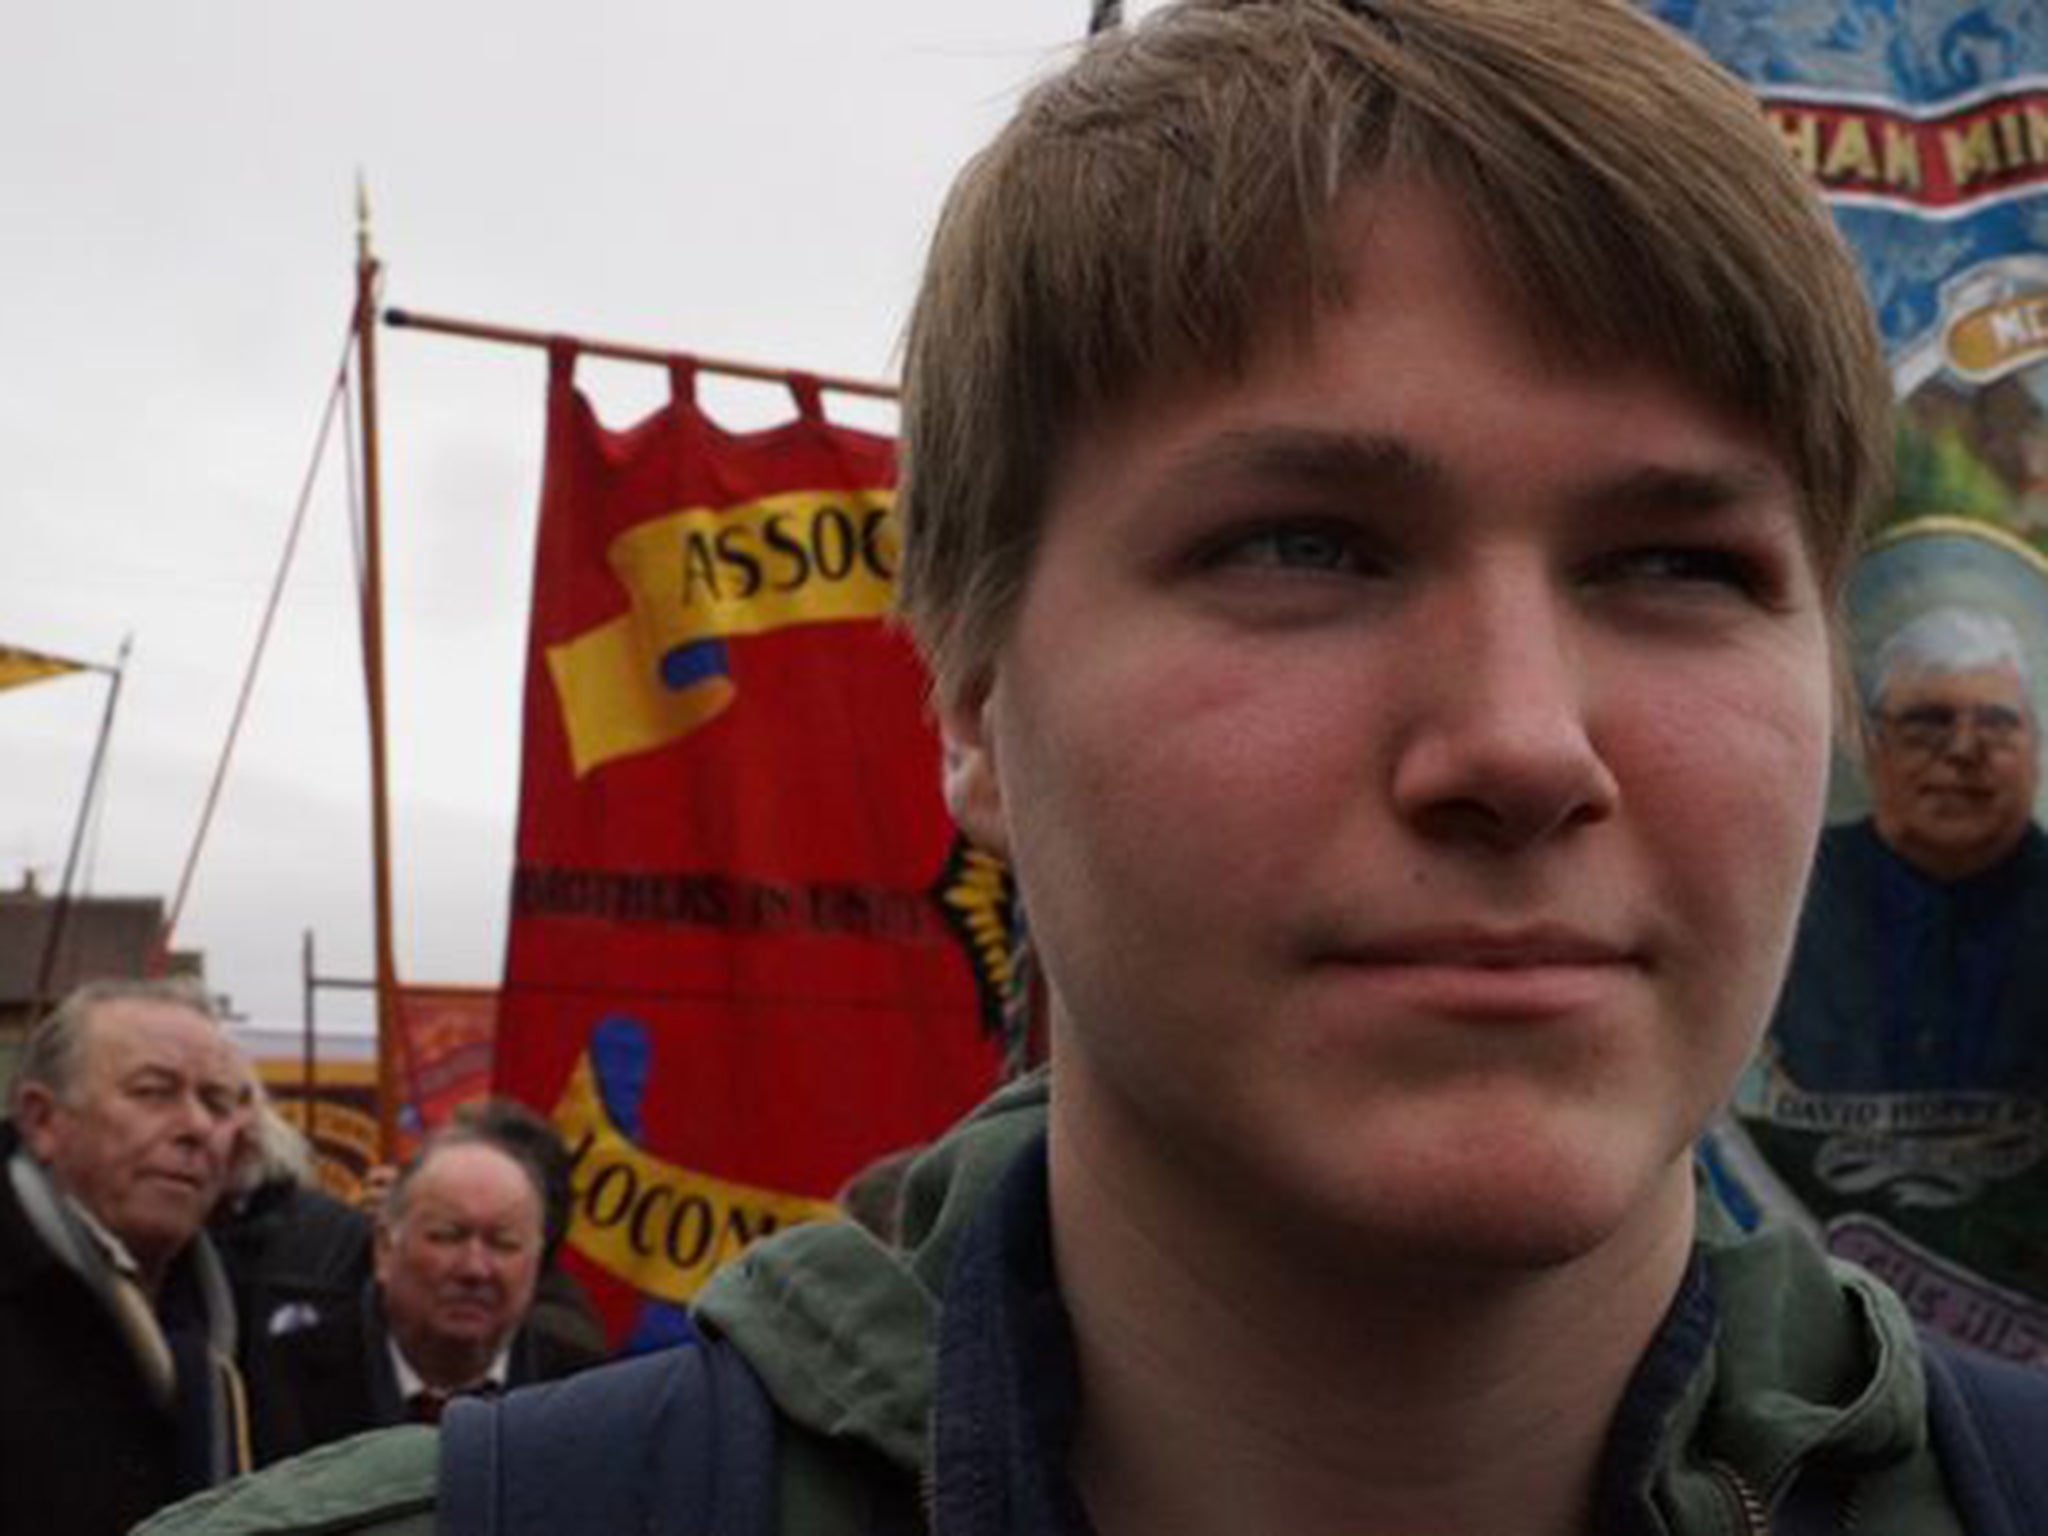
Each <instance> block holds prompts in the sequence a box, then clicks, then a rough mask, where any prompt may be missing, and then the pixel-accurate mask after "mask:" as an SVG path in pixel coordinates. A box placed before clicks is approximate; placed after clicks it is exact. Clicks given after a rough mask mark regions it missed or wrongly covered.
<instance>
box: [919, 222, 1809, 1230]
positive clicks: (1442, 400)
mask: <svg viewBox="0 0 2048 1536" xmlns="http://www.w3.org/2000/svg"><path fill="white" fill-rule="evenodd" d="M1372 201H1373V206H1374V209H1375V211H1376V213H1377V215H1378V217H1377V219H1376V220H1375V221H1373V222H1371V223H1370V224H1368V223H1367V222H1366V221H1365V220H1364V219H1362V218H1360V219H1357V220H1355V221H1353V222H1352V223H1350V224H1349V225H1348V226H1347V228H1348V230H1349V232H1350V238H1349V245H1348V250H1349V260H1350V262H1351V286H1350V288H1349V292H1350V293H1351V295H1352V297H1351V301H1350V302H1349V304H1348V306H1347V307H1344V308H1342V309H1337V310H1334V311H1332V312H1330V313H1328V314H1327V315H1325V316H1324V317H1323V318H1322V322H1321V324H1320V326H1319V327H1318V328H1317V330H1316V331H1315V333H1314V335H1313V338H1312V340H1311V341H1310V342H1309V343H1307V344H1306V345H1303V346H1291V347H1290V346H1286V345H1283V344H1280V343H1276V344H1275V345H1274V347H1273V348H1272V349H1271V350H1270V351H1269V352H1268V353H1267V354H1266V355H1265V356H1264V357H1263V358H1262V359H1260V360H1259V361H1258V362H1257V363H1256V365H1255V366H1254V367H1253V368H1252V369H1250V370H1249V372H1248V373H1247V374H1245V375H1244V376H1242V377H1240V378H1236V379H1212V380H1209V381H1206V382H1205V383H1202V384H1199V385H1197V386H1195V387H1190V388H1185V389H1179V390H1172V391H1168V390H1161V391H1159V392H1156V393H1154V394H1152V395H1149V396H1147V397H1145V398H1142V399H1139V400H1137V401H1134V402H1132V403H1131V404H1130V406H1129V407H1128V408H1127V409H1124V410H1121V411H1119V412H1117V413H1115V414H1114V415H1113V416H1111V417H1109V418H1108V419H1105V420H1103V421H1101V422H1100V423H1098V424H1096V425H1095V426H1093V427H1092V428H1091V429H1090V430H1089V431H1088V432H1086V433H1085V434H1084V435H1083V436H1082V437H1081V439H1080V440H1079V441H1077V442H1075V443H1074V444H1072V445H1071V448H1070V450H1069V452H1068V453H1067V455H1066V456H1065V458H1064V460H1063V462H1062V466H1061V473H1060V474H1059V477H1058V478H1057V481H1056V483H1055V488H1054V492H1053V495H1052V498H1051V502H1050V505H1049V509H1048V513H1047V517H1046V522H1045V526H1044V530H1043V536H1042V542H1041V545H1040V548H1039V550H1038V554H1037V557H1036V561H1035V564H1034V566H1033V569H1032V572H1031V576H1030V581H1029V585H1028V588H1027V590H1026V592H1025V595H1024V598H1023V601H1022V603H1021V606H1020V609H1019V612H1018V616H1017V620H1016V623H1015V626H1014V628H1013V630H1012V631H1011V633H1010V635H1009V637H1008V638H1007V641H1006V645H1005V649H1004V651H1003V653H1002V655H1001V657H1000V659H999V661H998V664H997V668H996V670H995V673H994V676H993V678H992V680H991V683H990V686H989V689H988V691H987V692H986V694H985V695H984V696H982V697H980V698H978V699H971V700H968V701H965V702H964V703H962V704H960V705H957V706H955V707H953V708H950V709H948V710H947V711H946V725H947V728H948V732H949V735H950V737H951V739H952V744H953V746H954V748H955V750H956V752H959V753H961V754H962V755H961V756H960V757H959V758H958V759H957V760H956V772H955V773H954V774H953V776H952V782H951V784H950V786H949V787H950V789H951V792H952V797H953V800H954V804H955V809H956V813H957V814H958V815H959V816H960V818H961V820H962V821H963V823H964V824H966V825H967V827H968V829H969V830H970V831H972V832H975V833H977V834H978V835H980V836H981V837H983V838H985V839H987V840H989V841H991V842H992V843H994V844H996V845H998V846H1006V847H1007V848H1008V849H1009V850H1010V851H1011V852H1012V854H1013V856H1014V858H1015V861H1016V865H1017V868H1018V870H1019V873H1020V876H1021V880H1022V883H1023V885H1024V888H1025V889H1026V891H1027V892H1028V893H1029V896H1030V901H1031V914H1032V924H1033V930H1034V934H1035V936H1036V938H1037V940H1038V941H1039V946H1040V951H1041V953H1042V955H1043V957H1044V966H1045V971H1046V975H1047V978H1048V980H1049V982H1050V984H1051V986H1052V989H1053V995H1054V1022H1053V1029H1054V1036H1053V1058H1054V1070H1055V1091H1054V1114H1055V1116H1056V1120H1055V1126H1056V1134H1058V1135H1060V1136H1063V1137H1066V1138H1069V1141H1070V1143H1071V1145H1072V1146H1073V1147H1074V1148H1075V1149H1076V1153H1077V1155H1080V1156H1086V1157H1089V1158H1092V1159H1093V1160H1094V1161H1095V1163H1096V1165H1097V1167H1098V1170H1099V1171H1101V1172H1102V1173H1103V1174H1105V1175H1106V1176H1107V1177H1109V1178H1110V1179H1112V1180H1115V1179H1119V1178H1122V1179H1126V1180H1127V1182H1128V1183H1129V1184H1130V1185H1131V1186H1132V1187H1133V1188H1135V1187H1138V1186H1140V1185H1142V1186H1143V1187H1146V1188H1151V1189H1155V1190H1156V1189H1163V1188H1172V1189H1177V1190H1181V1191H1184V1192H1193V1194H1194V1195H1195V1196H1196V1197H1197V1198H1198V1199H1200V1200H1203V1201H1207V1202H1210V1209H1212V1210H1218V1209H1220V1203H1221V1202H1229V1203H1230V1208H1231V1209H1233V1210H1235V1211H1236V1212H1238V1213H1239V1214H1240V1215H1242V1214H1244V1213H1247V1212H1256V1213H1259V1219H1265V1220H1270V1221H1273V1222H1279V1223H1283V1224H1285V1225H1286V1226H1288V1227H1290V1228H1291V1229H1293V1230H1295V1231H1299V1232H1306V1233H1311V1234H1323V1237H1324V1240H1327V1241H1334V1242H1340V1243H1347V1244H1352V1245H1356V1244H1359V1243H1363V1244H1364V1245H1365V1247H1366V1249H1367V1250H1368V1251H1395V1250H1398V1251H1400V1252H1402V1253H1405V1254H1410V1255H1417V1256H1440V1257H1446V1258H1448V1257H1453V1256H1462V1257H1464V1258H1467V1259H1482V1260H1486V1261H1492V1262H1509V1263H1528V1262H1554V1261H1557V1260H1560V1259H1563V1258H1566V1257H1569V1256H1572V1255H1574V1254H1577V1253H1582V1252H1585V1251H1587V1250H1588V1249H1590V1248H1591V1247H1592V1246H1593V1245H1595V1244H1597V1243H1600V1242H1602V1241H1604V1240H1606V1239H1607V1238H1608V1237H1610V1236H1612V1235H1613V1234H1614V1233H1616V1232H1617V1231H1618V1230H1619V1229H1620V1227H1621V1226H1622V1224H1623V1223H1625V1222H1627V1221H1629V1220H1631V1219H1632V1218H1635V1217H1638V1216H1640V1215H1642V1214H1643V1213H1645V1212H1646V1211H1658V1210H1661V1211H1663V1212H1665V1213H1666V1214H1670V1213H1673V1212H1676V1213H1677V1214H1678V1215H1681V1216H1682V1214H1683V1213H1684V1212H1685V1211H1686V1210H1688V1209H1689V1206H1688V1205H1686V1203H1685V1202H1686V1200H1687V1198H1688V1196H1687V1193H1686V1191H1687V1187H1688V1179H1689V1173H1688V1169H1687V1151H1688V1147H1689V1144H1690V1142H1691V1141H1692V1139H1693V1137H1694V1135H1695V1134H1696V1133H1697V1132H1698V1131H1699V1130H1700V1128H1701V1126H1702V1125H1703V1123H1704V1122H1705V1120H1706V1119H1707V1118H1708V1116H1709V1114H1710V1113H1711V1112H1712V1110H1713V1108H1714V1107H1715V1106H1716V1104H1717V1102H1718V1101H1719V1100H1720V1099H1721V1097H1722V1096H1723V1094H1724V1093H1725V1091H1726V1090H1727V1087H1728V1085H1729V1084H1730V1083H1731V1082H1732V1080H1733V1079H1734V1077H1735V1075H1736V1073H1737V1072H1738V1070H1739V1069H1740V1066H1741V1064H1742V1061H1743V1059H1744V1057H1745V1056H1746V1055H1747V1053H1748V1052H1749V1051H1750V1049H1751V1047H1752V1046H1753V1044H1754V1042H1755V1039H1756V1036H1757V1033H1758V1031H1759V1029H1760V1028H1761V1025H1762V1022H1763V1020H1764V1018H1765V1016H1766V1014H1767V1012H1768V1009H1769V1006H1770V1002H1771V998H1772V995H1773V993H1774V991H1775V989H1776V987H1777V985H1778V982H1779V979H1780V974H1781V970H1782V967H1783V963H1784V960H1785V956H1786V952H1787V949H1788V946H1789V942H1790V937H1791V932H1792V926H1793V920H1794V916H1795V913H1796V910H1797V907H1798V903H1799V898H1800V893H1801V890H1802V887H1803V883H1804V877H1805V871H1806V868H1807V864H1808V861H1809V858H1810V855H1811V852H1812V848H1813V845H1814V840H1815V837H1816V835H1817V831H1818V827H1819V822H1820V815H1821V806H1822V799H1823V789H1824V780H1825V772H1826V761H1827V744H1828V725H1829V702H1830V683H1829V662H1828V633H1827V626H1826V624H1825V622H1824V619H1823V613H1822V604H1821V602H1820V599H1819V597H1818V595H1817V592H1816V588H1815V580H1814V576H1813V572H1812V568H1811V565H1810V563H1809V559H1808V556H1807V554H1806V552H1805V548H1804V545H1803V543H1802V540H1801V535H1800V525H1799V523H1798V521H1797V502H1796V493H1795V491H1794V489H1793V485H1792V483H1791V480H1790V478H1789V476H1788V475H1787V473H1786V471H1785V467H1784V466H1783V465H1782V464H1781V463H1780V462H1779V461H1778V459H1777V458H1776V456H1775V455H1774V454H1773V453H1772V451H1771V450H1770V449H1769V447H1768V446H1767V445H1766V442H1765V440H1764V439H1763V437H1762V436H1761V435H1760V434H1758V433H1756V432H1754V431H1752V430H1751V429H1749V428H1748V427H1746V426H1745V425H1742V424H1739V423H1736V422H1733V421H1730V420H1728V419H1726V418H1724V417H1723V416H1722V415H1720V414H1718V413H1717V412H1715V411H1714V410H1711V409H1709V408H1707V407H1706V406H1705V405H1704V404H1702V403H1701V402H1700V401H1698V400H1697V399H1695V398H1694V397H1693V396H1692V395H1691V394H1690V393H1689V392H1688V391H1686V390H1684V389H1682V388H1680V387H1678V386H1676V385H1674V384H1673V383H1671V382H1670V381H1668V380H1667V379H1665V378H1663V377H1661V376H1659V375H1656V374H1650V373H1643V372H1638V371H1631V370H1628V369H1625V368H1623V369H1605V370H1597V371H1592V372H1585V371H1579V370H1575V369H1573V368H1570V367H1567V366H1565V365H1564V364H1562V363H1559V362H1557V361H1556V360H1555V359H1552V358H1548V357H1546V356H1545V355H1543V354H1542V353H1541V352H1539V351H1538V350H1537V349H1536V347H1535V344H1534V343H1533V341H1532V340H1531V338H1530V336H1529V335H1528V331H1527V328H1526V327H1525V326H1524V325H1523V324H1522V323H1521V321H1520V320H1519V318H1518V317H1517V316H1516V315H1515V314H1514V313H1513V312H1512V311H1511V310H1509V309H1507V308H1505V307H1504V306H1503V304H1502V302H1501V301H1500V299H1499V297H1498V296H1497V294H1496V292H1495V291H1494V285H1493V284H1492V282H1491V280H1490V278H1489V275H1488V273H1487V271H1486V269H1485V268H1484V267H1483V266H1482V265H1480V264H1479V262H1478V260H1477V259H1476V258H1475V256H1474V254H1473V253H1472V252H1471V251H1469V250H1468V249H1467V248H1466V244H1465V241H1464V239H1463V238H1462V234H1461V231H1460V228H1459V226H1458V224H1457V223H1456V222H1455V219H1454V217H1453V216H1452V214H1451V213H1450V212H1449V211H1448V207H1447V204H1446V203H1445V202H1444V200H1443V199H1441V198H1439V197H1436V196H1434V195H1430V194H1428V193H1426V192H1423V191H1420V190H1413V189H1410V190H1396V191H1389V192H1387V193H1385V194H1384V195H1379V196H1375V197H1374V198H1373V200H1372ZM1161 1180H1164V1181H1165V1182H1164V1183H1162V1182H1161ZM1333 1223H1335V1224H1338V1226H1339V1227H1341V1228H1342V1229H1344V1234H1343V1235H1340V1233H1339V1231H1338V1230H1337V1227H1333V1226H1332V1224H1333ZM1314 1240H1316V1239H1315V1238H1311V1241H1314Z"/></svg>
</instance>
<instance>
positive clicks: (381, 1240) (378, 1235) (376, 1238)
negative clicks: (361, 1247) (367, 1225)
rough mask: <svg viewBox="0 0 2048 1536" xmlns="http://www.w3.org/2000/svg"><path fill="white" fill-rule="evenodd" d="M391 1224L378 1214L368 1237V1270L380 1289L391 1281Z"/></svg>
mask: <svg viewBox="0 0 2048 1536" xmlns="http://www.w3.org/2000/svg"><path fill="white" fill-rule="evenodd" d="M391 1247H392V1244H391V1223H390V1222H388V1221H386V1220H385V1219H384V1216H383V1214H382V1213H381V1212H380V1213H379V1214H378V1217H377V1221H376V1225H375V1229H374V1230H373V1232H372V1233H371V1237H370V1268H371V1271H372V1273H373V1274H374V1275H375V1277H376V1281H377V1284H378V1285H379V1286H380V1287H381V1286H383V1285H385V1284H387V1283H388V1282H389V1281H390V1279H391Z"/></svg>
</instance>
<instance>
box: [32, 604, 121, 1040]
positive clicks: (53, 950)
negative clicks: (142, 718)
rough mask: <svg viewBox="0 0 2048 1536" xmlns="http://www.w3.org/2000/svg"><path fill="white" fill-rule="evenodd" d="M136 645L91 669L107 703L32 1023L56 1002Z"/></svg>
mask: <svg viewBox="0 0 2048 1536" xmlns="http://www.w3.org/2000/svg"><path fill="white" fill-rule="evenodd" d="M134 644H135V637H134V636H133V635H124V636H123V637H122V639H121V654H120V655H119V656H118V657H116V658H115V660H114V665H113V666H112V667H111V668H107V667H94V668H93V669H92V670H94V671H95V672H104V673H105V674H106V677H107V702H106V705H105V706H104V707H103V708H102V709H101V711H100V733H99V737H98V739H97V740H95V741H94V742H93V747H92V762H91V764H90V765H89V766H88V767H87V768H86V770H85V793H84V794H83V795H82V796H81V797H80V799H79V802H78V820H77V821H76V822H74V823H73V824H72V827H71V848H70V850H69V851H68V852H67V853H66V854H65V855H64V878H63V880H62V881H61V882H60V883H59V884H58V886H57V901H56V904H55V905H54V906H53V907H51V909H50V926H49V929H48V930H47V931H46V932H45V933H44V935H43V957H42V961H41V963H40V964H39V965H37V967H36V985H35V991H34V993H33V994H32V995H31V997H30V999H29V1012H28V1016H29V1021H30V1022H31V1023H33V1022H35V1021H36V1020H37V1019H40V1018H41V1017H42V1016H43V1010H44V1009H45V1008H47V1007H49V1006H50V1005H51V1004H52V1003H53V1002H55V1001H56V999H55V998H53V997H52V996H51V995H50V986H51V983H52V982H54V981H55V980H56V977H57V961H58V958H59V952H60V951H61V950H62V949H63V947H64V930H65V929H66V928H67V927H69V926H70V922H71V885H72V882H73V881H74V880H75V879H76V878H77V876H78V857H79V853H80V851H81V850H82V849H83V848H84V846H85V829H86V827H87V826H89V825H90V824H91V822H92V810H93V806H94V804H95V803H96V802H97V801H98V800H99V793H100V776H101V775H102V774H103V773H104V772H105V771H106V766H107V742H108V740H109V739H110V738H111V737H112V736H113V734H114V707H115V706H116V705H117V704H119V703H120V702H121V680H122V679H123V678H124V677H126V676H127V675H128V653H129V651H130V649H131V648H132V647H133V646H134Z"/></svg>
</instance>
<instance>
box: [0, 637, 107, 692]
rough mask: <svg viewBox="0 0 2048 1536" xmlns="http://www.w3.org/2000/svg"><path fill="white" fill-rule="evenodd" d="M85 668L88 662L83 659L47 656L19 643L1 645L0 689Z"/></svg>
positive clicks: (39, 680) (36, 681) (16, 686)
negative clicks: (25, 648) (73, 659)
mask: <svg viewBox="0 0 2048 1536" xmlns="http://www.w3.org/2000/svg"><path fill="white" fill-rule="evenodd" d="M85 670H86V664H85V663H84V662H82V661H66V660H65V659H64V658H63V657H62V656H45V655H43V654H42V653H41V652H39V651H25V650H23V649H22V648H21V647H20V646H18V645H0V689H7V688H19V687H20V686H21V685H22V684H23V683H39V682H41V681H42V680H43V679H44V678H46V677H62V676H63V675H64V674H65V673H66V672H83V671H85Z"/></svg>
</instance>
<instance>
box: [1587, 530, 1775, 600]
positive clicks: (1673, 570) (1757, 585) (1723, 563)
mask: <svg viewBox="0 0 2048 1536" xmlns="http://www.w3.org/2000/svg"><path fill="white" fill-rule="evenodd" d="M1592 575H1593V577H1594V579H1595V580H1599V581H1609V582H1646V583H1657V584H1665V585H1672V586H1678V587H1695V586H1697V587H1718V588H1725V589H1726V590H1728V591H1730V592H1734V593H1736V594H1739V595H1740V596H1743V597H1748V598H1755V599H1761V598H1763V597H1765V596H1766V595H1767V594H1768V593H1769V591H1770V589H1771V581H1770V577H1769V574H1768V573H1767V572H1766V571H1765V570H1764V569H1763V568H1762V567H1761V566H1760V565H1759V563H1758V562H1757V561H1756V560H1755V559H1754V558H1753V557H1752V556H1750V555H1748V554H1746V553H1744V552H1742V551H1741V550H1735V549H1727V548H1723V547H1721V546H1718V545H1711V544H1705V545H1688V544H1669V545H1665V544H1659V545H1650V546H1646V547H1644V548H1641V549H1625V550H1621V551H1618V552H1617V553H1615V554H1611V555H1605V556H1602V557H1601V558H1600V559H1599V560H1597V561H1595V562H1594V564H1593V571H1592Z"/></svg>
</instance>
